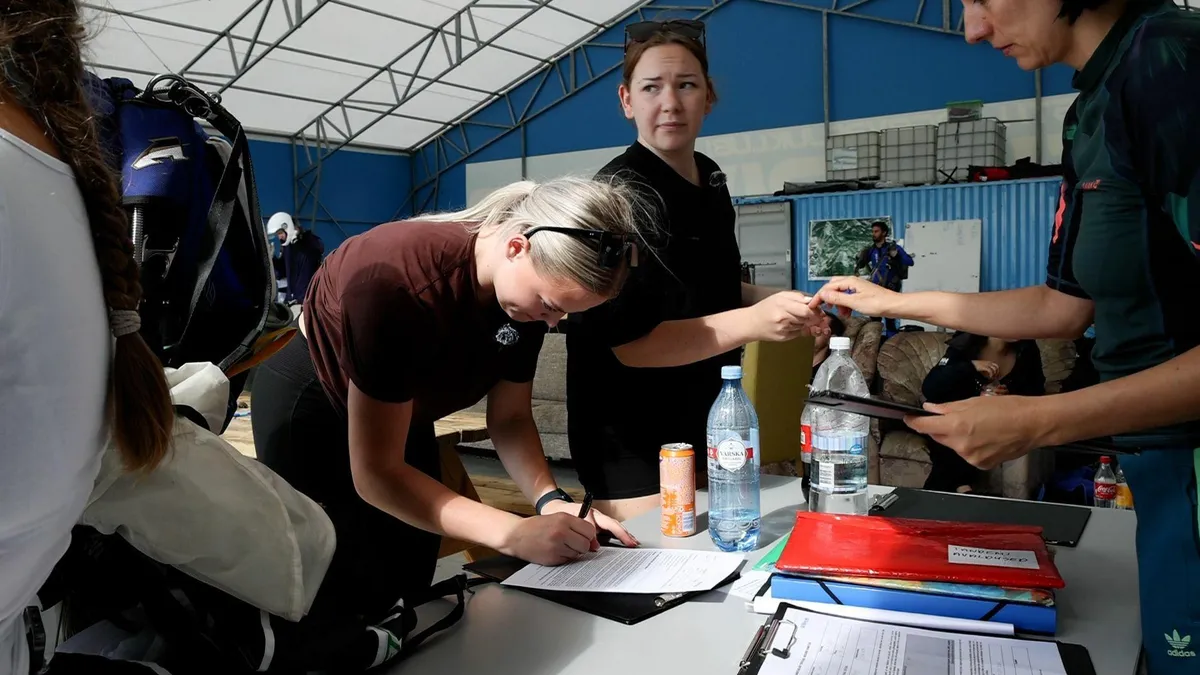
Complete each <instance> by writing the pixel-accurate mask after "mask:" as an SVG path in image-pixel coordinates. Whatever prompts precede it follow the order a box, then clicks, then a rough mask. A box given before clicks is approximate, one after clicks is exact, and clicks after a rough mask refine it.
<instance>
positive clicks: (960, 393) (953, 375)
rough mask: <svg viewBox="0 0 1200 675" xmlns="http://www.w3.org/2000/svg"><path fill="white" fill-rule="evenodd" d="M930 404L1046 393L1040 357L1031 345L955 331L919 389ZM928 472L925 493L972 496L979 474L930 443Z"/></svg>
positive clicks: (949, 452)
mask: <svg viewBox="0 0 1200 675" xmlns="http://www.w3.org/2000/svg"><path fill="white" fill-rule="evenodd" d="M921 391H922V393H924V395H925V399H926V400H927V401H929V402H930V403H950V402H951V401H962V400H964V399H968V398H973V397H975V396H981V395H982V396H1003V395H1005V394H1014V395H1017V396H1041V395H1043V394H1045V393H1046V375H1045V373H1043V372H1042V356H1041V352H1039V351H1038V347H1037V343H1036V342H1034V341H1033V340H1005V339H1002V338H994V337H987V336H985V335H975V334H974V333H968V332H966V331H959V332H957V333H955V334H954V337H952V338H950V342H949V343H948V344H947V345H946V353H945V355H944V356H942V360H941V361H939V362H938V364H937V365H936V366H934V367H933V369H932V370H930V371H929V374H928V375H926V376H925V382H924V383H923V384H922V385H921ZM929 461H930V463H931V464H932V465H933V469H932V470H931V471H930V472H929V478H927V479H926V480H925V489H926V490H937V491H939V492H972V491H974V486H975V484H976V483H977V482H978V481H979V479H980V478H981V477H982V476H983V472H982V471H981V470H979V469H977V468H975V467H973V466H971V465H970V464H968V463H967V460H965V459H963V458H962V457H961V456H959V454H958V453H956V452H954V451H953V450H951V449H950V448H947V447H946V446H944V445H942V444H940V443H938V442H937V441H934V440H932V439H930V442H929Z"/></svg>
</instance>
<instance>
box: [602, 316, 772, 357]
mask: <svg viewBox="0 0 1200 675" xmlns="http://www.w3.org/2000/svg"><path fill="white" fill-rule="evenodd" d="M747 311H748V308H743V309H732V310H729V311H727V312H721V313H720V314H711V315H709V316H702V317H700V318H698V319H680V320H678V321H664V322H662V323H660V324H658V325H657V326H655V328H654V330H652V331H650V333H649V334H648V335H646V336H644V337H641V338H638V339H637V340H634V341H633V342H630V343H627V344H623V345H621V346H619V347H613V353H614V354H616V355H617V359H619V360H620V361H621V363H623V364H625V365H627V366H630V367H633V368H669V367H672V366H682V365H686V364H689V363H695V362H697V361H703V360H704V359H708V358H712V357H714V356H716V355H717V354H724V353H725V352H727V351H729V350H731V349H737V348H738V347H741V346H742V345H745V344H746V343H748V342H753V341H754V335H753V334H752V332H751V330H750V321H749V318H748V316H747Z"/></svg>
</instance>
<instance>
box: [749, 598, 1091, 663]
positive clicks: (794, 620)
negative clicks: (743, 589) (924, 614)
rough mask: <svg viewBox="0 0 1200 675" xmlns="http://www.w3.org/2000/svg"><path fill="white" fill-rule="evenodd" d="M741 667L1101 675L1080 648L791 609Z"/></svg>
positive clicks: (764, 631)
mask: <svg viewBox="0 0 1200 675" xmlns="http://www.w3.org/2000/svg"><path fill="white" fill-rule="evenodd" d="M739 666H740V668H739V671H738V672H739V675H824V674H825V673H853V674H854V675H918V674H924V673H939V674H940V673H945V674H946V675H1095V669H1094V667H1093V666H1092V662H1091V658H1090V657H1089V656H1088V653H1087V650H1086V649H1084V648H1083V647H1081V646H1079V645H1070V644H1063V643H1058V642H1049V641H1040V640H1022V639H1018V638H1006V637H996V636H992V635H974V634H968V633H952V632H944V631H936V630H926V629H921V628H908V627H903V626H893V625H889V624H884V623H874V622H870V621H860V620H855V619H845V618H841V617H836V616H829V615H826V614H821V613H818V612H814V611H809V610H805V609H800V608H798V607H794V606H791V605H788V604H786V603H785V604H782V605H780V607H779V609H778V610H777V611H776V613H775V615H774V616H772V617H771V618H770V619H768V621H767V623H766V624H764V625H763V626H762V627H761V628H760V629H759V630H758V632H757V633H756V634H755V636H754V639H753V640H752V641H751V644H750V647H749V648H748V649H747V651H746V654H745V656H743V658H742V661H741V663H740V664H739Z"/></svg>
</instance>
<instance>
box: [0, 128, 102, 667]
mask: <svg viewBox="0 0 1200 675" xmlns="http://www.w3.org/2000/svg"><path fill="white" fill-rule="evenodd" d="M111 351H112V339H111V334H110V332H109V327H108V317H107V312H106V310H105V307H104V298H103V294H102V292H101V285H100V270H99V267H98V265H97V263H96V255H95V251H94V249H93V246H92V236H91V231H90V229H89V227H88V220H87V212H86V210H85V209H84V205H83V199H82V197H81V196H80V194H79V190H78V189H77V187H76V185H75V179H74V177H73V175H72V173H71V170H70V168H69V167H68V166H67V165H66V164H64V163H62V162H60V161H58V160H57V159H54V158H53V157H50V156H49V155H47V154H45V153H43V152H41V151H39V150H37V149H36V148H34V147H33V146H31V145H29V144H27V143H25V142H23V141H21V140H20V139H18V138H16V137H15V136H13V135H11V134H9V133H6V132H5V131H3V130H0V675H8V673H20V674H21V675H24V673H26V672H28V654H27V653H26V651H27V650H26V647H25V637H24V627H23V619H22V617H21V614H22V613H23V611H24V609H25V607H26V606H28V605H30V604H35V603H36V599H35V596H36V594H37V591H38V589H39V588H40V587H41V585H42V584H43V583H44V582H45V581H46V578H47V577H48V576H49V574H50V571H51V570H52V569H53V568H54V565H55V563H57V562H58V560H59V558H61V557H62V555H63V553H64V552H65V551H66V550H67V545H68V544H69V543H70V533H71V527H72V526H73V525H74V524H75V523H76V521H77V520H78V519H79V516H80V514H81V513H82V512H83V509H84V506H85V505H86V504H87V499H88V495H90V494H91V491H92V485H93V481H94V480H95V477H96V473H97V471H98V469H99V465H100V462H99V459H100V452H101V449H102V448H103V445H104V443H105V440H106V435H105V434H106V433H107V431H106V428H105V423H104V406H105V397H106V390H107V379H108V370H109V363H110V359H111V356H110V355H111Z"/></svg>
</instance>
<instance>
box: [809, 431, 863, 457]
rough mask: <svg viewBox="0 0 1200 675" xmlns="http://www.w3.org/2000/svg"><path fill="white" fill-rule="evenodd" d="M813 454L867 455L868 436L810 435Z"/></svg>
mask: <svg viewBox="0 0 1200 675" xmlns="http://www.w3.org/2000/svg"><path fill="white" fill-rule="evenodd" d="M810 437H811V438H812V450H813V452H838V453H849V454H852V455H861V454H865V453H866V451H867V437H866V436H825V435H823V434H810Z"/></svg>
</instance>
